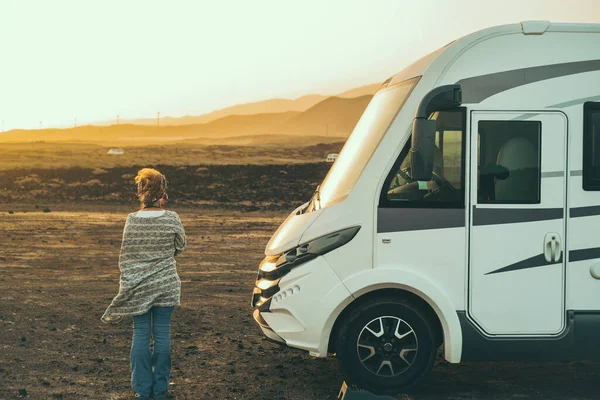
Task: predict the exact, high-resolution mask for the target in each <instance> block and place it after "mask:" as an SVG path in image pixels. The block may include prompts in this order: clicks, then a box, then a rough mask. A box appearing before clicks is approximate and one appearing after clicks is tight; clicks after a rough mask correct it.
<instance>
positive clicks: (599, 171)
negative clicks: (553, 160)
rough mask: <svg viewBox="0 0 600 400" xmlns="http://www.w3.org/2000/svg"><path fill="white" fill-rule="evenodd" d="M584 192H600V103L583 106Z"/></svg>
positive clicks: (588, 103)
mask: <svg viewBox="0 0 600 400" xmlns="http://www.w3.org/2000/svg"><path fill="white" fill-rule="evenodd" d="M583 190H600V103H592V102H587V103H585V104H584V105H583Z"/></svg>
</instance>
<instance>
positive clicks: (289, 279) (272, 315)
mask: <svg viewBox="0 0 600 400" xmlns="http://www.w3.org/2000/svg"><path fill="white" fill-rule="evenodd" d="M267 290H271V289H270V288H269V289H267ZM257 294H258V295H257ZM264 294H265V291H264V290H262V291H261V292H260V293H254V294H253V306H254V307H255V309H254V312H253V317H254V320H255V321H256V323H257V325H258V326H259V327H260V329H261V331H262V332H263V334H264V335H265V336H267V337H268V338H269V339H272V340H274V341H276V342H279V343H285V344H286V345H287V346H290V347H294V348H298V349H302V350H306V351H309V352H311V353H312V354H313V355H315V356H318V357H325V356H327V351H328V345H329V335H330V333H331V329H332V327H333V323H334V322H335V319H336V318H337V316H338V315H339V313H340V312H341V311H342V309H343V308H344V307H345V306H346V305H347V304H349V302H350V301H351V298H352V296H351V295H350V293H349V292H348V290H347V289H346V287H345V286H344V285H343V284H342V282H341V281H340V279H339V278H338V277H337V275H336V274H335V273H334V272H333V270H332V269H331V267H330V266H329V264H327V262H326V261H325V259H324V258H323V257H317V258H314V259H312V260H310V261H308V262H306V263H304V264H303V265H302V266H300V267H298V268H294V269H292V270H290V271H289V273H288V274H286V275H285V276H283V277H281V278H280V279H278V282H277V289H273V292H268V294H267V296H264Z"/></svg>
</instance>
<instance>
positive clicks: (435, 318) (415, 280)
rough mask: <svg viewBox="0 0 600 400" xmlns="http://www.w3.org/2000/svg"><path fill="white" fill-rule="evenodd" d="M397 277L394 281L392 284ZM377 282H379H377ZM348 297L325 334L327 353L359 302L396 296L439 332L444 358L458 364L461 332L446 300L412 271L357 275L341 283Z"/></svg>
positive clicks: (453, 309) (435, 288)
mask: <svg viewBox="0 0 600 400" xmlns="http://www.w3.org/2000/svg"><path fill="white" fill-rule="evenodd" d="M395 275H397V278H398V280H393V278H394V276H395ZM379 279H381V280H379ZM344 284H345V285H346V287H347V288H348V289H349V291H350V293H351V294H352V297H353V301H351V302H349V303H348V304H347V305H346V306H345V307H344V308H343V309H341V310H340V312H339V314H338V315H337V316H336V318H335V321H334V322H333V323H332V327H331V330H330V331H329V332H328V334H329V337H328V341H327V344H328V351H329V350H333V351H334V346H333V343H334V341H335V337H336V334H337V332H338V330H339V328H340V325H341V323H342V322H343V321H344V318H345V317H346V316H347V315H348V314H349V313H350V312H352V310H353V309H355V308H356V307H358V306H360V305H361V304H362V303H363V302H365V301H367V300H369V299H372V298H373V297H378V296H390V295H392V296H398V297H399V298H405V299H410V300H412V301H414V302H415V303H416V304H418V305H419V306H420V307H422V310H423V311H424V312H425V313H426V314H427V316H428V317H429V318H431V321H432V322H433V323H434V326H436V327H437V328H439V330H438V332H441V337H439V339H440V342H441V343H443V344H444V351H445V354H444V357H445V359H446V360H447V361H449V362H451V363H458V362H460V358H461V352H462V329H461V326H460V321H459V319H458V315H457V313H456V309H455V307H453V306H452V304H451V302H450V301H449V300H448V298H447V297H446V296H445V295H444V294H443V293H442V292H441V291H440V290H439V289H438V288H437V287H436V286H435V285H433V283H431V282H430V281H428V280H427V279H425V278H424V277H421V276H419V275H417V274H415V273H414V272H412V271H409V270H404V269H398V268H393V269H392V268H374V269H372V270H370V271H368V272H366V273H361V274H357V276H354V277H351V278H349V279H348V280H346V281H345V282H344Z"/></svg>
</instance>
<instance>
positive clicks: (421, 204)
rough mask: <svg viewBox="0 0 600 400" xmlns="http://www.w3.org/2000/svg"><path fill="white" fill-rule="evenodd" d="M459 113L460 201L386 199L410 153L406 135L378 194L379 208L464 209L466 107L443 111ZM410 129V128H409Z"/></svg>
mask: <svg viewBox="0 0 600 400" xmlns="http://www.w3.org/2000/svg"><path fill="white" fill-rule="evenodd" d="M457 110H458V111H460V112H461V113H462V118H461V119H462V139H461V141H462V144H461V160H460V163H461V166H460V168H461V177H460V184H461V189H460V191H461V197H460V198H461V199H460V200H459V201H420V200H418V201H392V200H389V199H388V198H387V189H388V188H389V187H390V184H391V182H392V180H393V179H394V176H395V175H396V171H397V170H398V169H399V168H400V166H401V165H402V163H403V162H404V159H405V158H406V156H407V154H408V152H409V151H410V144H411V137H412V134H409V135H408V138H407V141H406V142H405V143H404V146H403V147H402V151H401V152H400V154H399V155H398V157H397V158H396V161H394V165H392V167H391V168H390V170H389V171H388V174H387V177H386V178H385V181H384V182H383V187H382V188H381V192H380V193H379V205H378V207H379V208H444V209H464V208H465V204H466V190H465V184H466V181H465V177H466V167H467V163H466V159H467V158H466V151H467V150H466V149H467V108H466V107H455V108H449V109H445V110H439V111H440V112H443V111H457ZM411 129H412V128H411Z"/></svg>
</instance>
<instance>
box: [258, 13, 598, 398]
mask: <svg viewBox="0 0 600 400" xmlns="http://www.w3.org/2000/svg"><path fill="white" fill-rule="evenodd" d="M599 227H600V25H591V24H557V23H550V22H545V21H530V22H523V23H520V24H514V25H507V26H499V27H494V28H490V29H486V30H483V31H480V32H477V33H473V34H470V35H468V36H465V37H463V38H460V39H458V40H456V41H454V42H452V43H450V44H448V45H447V46H445V47H444V48H441V49H439V50H437V51H435V52H433V53H431V54H429V55H428V56H426V57H424V58H422V59H420V60H418V61H417V62H415V63H414V64H412V65H410V66H409V67H407V68H406V69H404V70H403V71H401V72H399V73H398V74H396V75H394V76H393V77H391V78H389V79H388V80H386V81H385V82H384V83H383V85H382V86H381V88H380V89H379V91H378V92H377V93H376V94H375V96H374V97H373V99H372V101H371V103H370V104H369V106H368V107H367V109H366V110H365V112H364V114H363V116H362V118H361V119H360V121H359V122H358V124H357V125H356V127H355V129H354V132H353V133H352V135H351V136H350V138H349V139H348V141H347V143H346V145H345V146H344V148H343V150H342V152H341V153H340V155H339V157H338V159H337V160H336V162H335V163H334V164H333V166H332V168H331V170H330V171H329V173H328V175H327V176H326V178H325V180H324V181H323V183H322V184H321V185H320V187H319V188H318V190H317V191H316V192H315V194H314V195H313V196H312V198H311V199H310V201H308V202H307V203H306V204H303V205H302V206H300V207H298V208H297V209H296V210H294V211H293V212H292V213H291V214H290V215H289V217H288V218H287V219H286V220H285V222H284V223H283V224H282V225H281V226H280V227H279V229H278V230H277V232H276V233H275V234H274V235H273V237H272V238H271V240H270V242H269V243H268V245H267V248H266V258H265V259H264V261H263V262H262V263H261V264H260V267H259V272H258V280H257V281H256V287H255V289H254V293H253V296H252V305H253V307H254V308H255V311H254V318H255V320H256V321H257V323H258V325H259V326H260V329H261V330H262V332H263V333H264V334H265V335H266V336H268V337H269V338H271V339H273V340H276V341H279V342H282V343H285V344H287V345H288V346H291V347H296V348H299V349H304V350H307V351H309V352H310V353H311V354H313V355H314V356H317V357H326V356H327V355H328V354H331V355H333V354H335V355H336V356H337V357H338V359H339V360H340V366H341V368H342V370H343V372H344V374H345V375H346V377H347V379H348V380H349V381H350V382H352V383H354V384H356V385H358V386H361V387H363V388H366V389H369V390H371V391H374V392H378V393H381V392H400V391H402V390H404V389H406V388H408V387H410V386H411V385H414V384H415V383H417V382H419V381H420V380H421V379H422V378H423V377H424V376H425V375H426V373H427V372H428V371H429V370H430V369H431V368H432V365H433V363H434V359H435V357H436V352H437V349H438V347H439V346H441V345H444V355H445V359H446V360H448V361H449V362H451V363H459V362H466V361H493V360H575V359H577V360H580V359H591V360H599V359H600V346H599V345H598V338H599V337H600V234H599Z"/></svg>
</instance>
